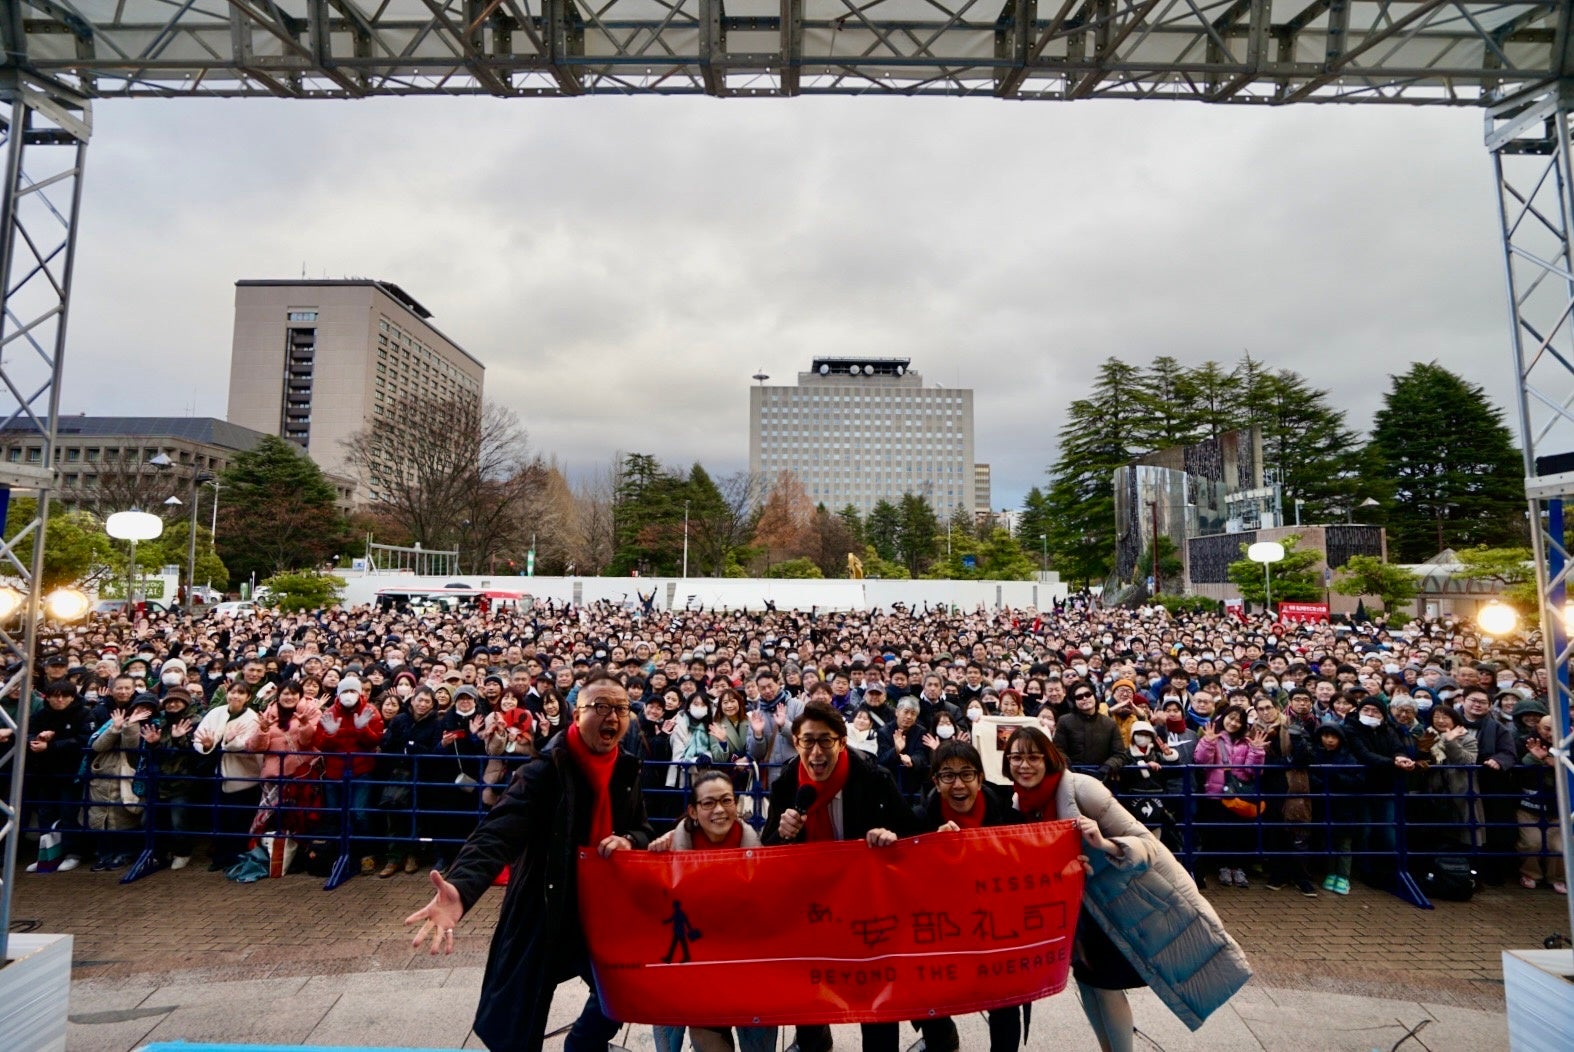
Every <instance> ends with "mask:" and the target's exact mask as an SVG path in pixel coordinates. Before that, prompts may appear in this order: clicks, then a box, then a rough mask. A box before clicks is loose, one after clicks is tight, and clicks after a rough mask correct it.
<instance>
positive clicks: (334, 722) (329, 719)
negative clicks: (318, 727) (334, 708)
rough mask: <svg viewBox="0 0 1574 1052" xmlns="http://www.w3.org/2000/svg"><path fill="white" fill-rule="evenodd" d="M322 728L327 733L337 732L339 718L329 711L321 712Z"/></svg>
mask: <svg viewBox="0 0 1574 1052" xmlns="http://www.w3.org/2000/svg"><path fill="white" fill-rule="evenodd" d="M321 722H322V729H323V731H324V732H325V733H327V734H338V733H339V718H338V717H337V716H335V715H334V714H333V713H332V712H331V711H329V712H324V713H323V714H322V719H321Z"/></svg>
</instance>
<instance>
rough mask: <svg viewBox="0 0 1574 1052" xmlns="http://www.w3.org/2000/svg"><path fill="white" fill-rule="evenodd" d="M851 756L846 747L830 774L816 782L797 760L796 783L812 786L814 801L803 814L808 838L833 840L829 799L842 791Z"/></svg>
mask: <svg viewBox="0 0 1574 1052" xmlns="http://www.w3.org/2000/svg"><path fill="white" fill-rule="evenodd" d="M852 762H853V761H852V757H851V756H850V755H849V754H848V752H847V750H846V749H843V750H842V752H841V755H840V756H838V757H837V758H836V766H835V767H832V768H831V776H830V777H829V778H827V779H826V780H825V781H823V782H817V781H815V780H814V779H813V778H810V777H809V769H808V768H807V767H805V766H804V765H803V761H802V760H800V761H798V785H799V786H800V787H801V786H805V785H812V786H814V793H815V795H814V803H812V804H810V805H809V813H808V814H806V815H804V816H803V825H804V831H805V837H806V839H809V840H835V839H836V827H835V826H834V825H832V824H831V801H832V800H834V799H836V794H837V793H839V792H841V791H842V787H843V786H844V785H846V784H847V772H848V770H849V769H851V767H852Z"/></svg>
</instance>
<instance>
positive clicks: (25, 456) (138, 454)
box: [5, 443, 219, 468]
mask: <svg viewBox="0 0 1574 1052" xmlns="http://www.w3.org/2000/svg"><path fill="white" fill-rule="evenodd" d="M163 452H164V450H162V449H158V448H155V447H150V446H144V447H140V448H139V447H136V446H132V447H130V448H121V447H118V446H112V447H110V448H107V449H106V448H103V447H101V446H62V445H60V444H59V443H57V444H56V445H55V463H57V464H59V463H61V462H62V461H64V462H65V463H67V464H76V463H81V462H83V461H85V462H87V463H89V464H97V463H99V462H101V461H102V462H104V463H111V464H112V463H118V462H126V463H132V464H135V463H138V462H140V463H144V464H145V463H147V462H148V461H149V460H151V459H153V458H154V457H155V456H157V455H158V454H160V453H163ZM165 455H166V456H168V454H165ZM5 458H6V460H8V461H9V462H11V463H12V464H19V463H22V462H23V461H24V460H25V461H26V462H27V463H29V464H38V463H41V462H42V461H43V459H44V448H43V447H42V446H27V447H25V448H24V447H22V446H12V447H10V448H9V449H7V450H6V451H5ZM171 459H173V460H174V461H175V462H176V463H178V464H182V465H187V466H189V465H191V464H192V462H193V459H195V463H196V466H197V467H199V468H209V467H212V466H213V465H214V464H217V463H218V462H219V461H218V458H217V457H209V456H203V455H201V454H198V455H197V456H196V457H195V458H193V457H192V455H191V454H190V453H188V452H184V451H182V452H180V453H177V454H176V455H175V456H173V457H172V458H171Z"/></svg>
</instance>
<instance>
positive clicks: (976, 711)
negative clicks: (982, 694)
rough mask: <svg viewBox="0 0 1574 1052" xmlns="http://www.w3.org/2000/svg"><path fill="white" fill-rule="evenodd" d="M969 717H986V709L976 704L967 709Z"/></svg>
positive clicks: (971, 718)
mask: <svg viewBox="0 0 1574 1052" xmlns="http://www.w3.org/2000/svg"><path fill="white" fill-rule="evenodd" d="M967 718H968V719H970V720H981V719H983V718H984V710H983V709H980V708H978V707H976V706H975V707H973V708H970V709H968V710H967Z"/></svg>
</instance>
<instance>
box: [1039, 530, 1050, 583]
mask: <svg viewBox="0 0 1574 1052" xmlns="http://www.w3.org/2000/svg"><path fill="white" fill-rule="evenodd" d="M1038 543H1039V545H1040V546H1041V547H1042V548H1043V550H1044V563H1043V572H1044V576H1045V577H1048V576H1049V534H1047V533H1041V534H1039V535H1038Z"/></svg>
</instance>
